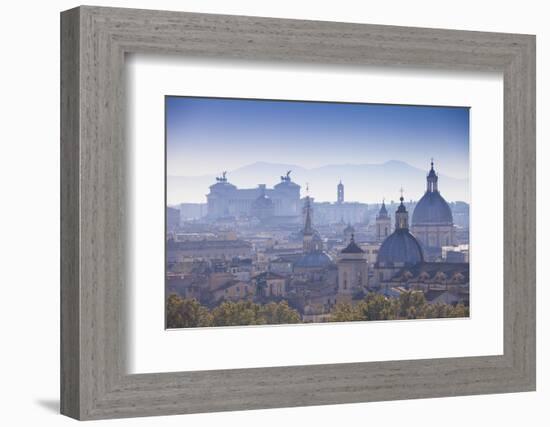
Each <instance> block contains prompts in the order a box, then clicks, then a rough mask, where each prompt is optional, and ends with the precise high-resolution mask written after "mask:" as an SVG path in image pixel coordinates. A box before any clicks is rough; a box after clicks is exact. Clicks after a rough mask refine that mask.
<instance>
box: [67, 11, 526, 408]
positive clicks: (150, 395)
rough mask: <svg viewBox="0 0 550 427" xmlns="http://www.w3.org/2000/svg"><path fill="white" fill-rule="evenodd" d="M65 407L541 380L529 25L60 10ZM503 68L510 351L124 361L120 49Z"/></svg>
mask: <svg viewBox="0 0 550 427" xmlns="http://www.w3.org/2000/svg"><path fill="white" fill-rule="evenodd" d="M61 38H62V67H61V70H62V74H61V79H62V93H61V116H62V139H61V146H62V147H61V157H62V175H61V181H62V182H61V189H62V195H61V201H62V202H61V203H62V206H61V207H62V209H61V211H62V218H61V222H62V238H61V246H62V266H61V274H62V283H61V289H62V304H61V310H62V330H61V335H62V344H61V346H62V347H61V352H62V361H61V363H62V378H61V401H62V413H64V414H66V415H69V416H71V417H74V418H78V419H100V418H115V417H130V416H149V415H164V414H181V413H194V412H212V411H228V410H242V409H258V408H274V407H282V406H287V407H289V406H303V405H321V404H337V403H348V402H364V401H379V400H391V399H411V398H424V397H437V396H457V395H465V394H482V393H503V392H515V391H528V390H534V389H535V38H534V36H529V35H518V34H501V33H483V32H470V31H451V30H439V29H424V28H406V27H392V26H379V25H360V24H346V23H334V22H315V21H301V20H283V19H269V18H256V17H242V16H224V15H208V14H195V13H181V12H163V11H147V10H133V9H114V8H97V7H80V8H77V9H73V10H70V11H67V12H63V13H62V25H61ZM127 53H150V54H175V55H184V56H187V57H203V58H222V59H225V58H235V59H244V60H263V61H272V62H273V63H276V62H281V61H285V62H290V63H292V64H294V65H297V66H299V65H300V64H305V63H319V64H328V65H331V64H332V65H334V66H346V67H361V66H363V65H391V66H392V67H419V68H438V69H449V70H487V71H501V72H502V73H503V75H504V126H505V127H504V163H505V164H504V166H505V179H504V187H505V188H504V195H505V197H504V213H505V214H504V226H505V232H504V260H505V262H504V277H505V279H504V354H503V355H501V356H487V357H467V358H448V359H429V360H414V361H399V362H369V363H353V364H333V365H316V366H293V367H276V368H256V369H236V370H220V371H204V372H180V373H159V374H143V375H141V374H140V375H128V374H127V373H126V369H125V366H126V365H125V359H126V354H125V351H126V345H125V343H126V336H127V335H126V325H125V322H124V319H125V295H126V294H125V292H126V286H127V280H128V274H127V273H128V272H127V264H126V262H127V261H126V260H127V258H126V249H127V247H126V246H127V244H128V243H127V242H128V237H129V236H128V234H127V232H126V226H127V225H126V222H125V211H126V200H127V186H126V171H127V166H128V165H126V164H125V159H126V150H127V146H126V141H125V138H124V132H125V130H124V118H125V113H124V102H125V81H124V56H125V54H127Z"/></svg>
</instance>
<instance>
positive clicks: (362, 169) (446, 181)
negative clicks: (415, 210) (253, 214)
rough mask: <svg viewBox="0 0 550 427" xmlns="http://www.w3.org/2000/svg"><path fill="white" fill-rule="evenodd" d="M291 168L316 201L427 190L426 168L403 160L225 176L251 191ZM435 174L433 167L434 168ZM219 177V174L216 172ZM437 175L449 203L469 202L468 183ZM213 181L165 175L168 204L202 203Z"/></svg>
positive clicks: (244, 170) (259, 165) (256, 167)
mask: <svg viewBox="0 0 550 427" xmlns="http://www.w3.org/2000/svg"><path fill="white" fill-rule="evenodd" d="M288 170H292V173H291V175H290V176H291V178H292V181H294V182H295V183H297V184H299V185H301V186H302V196H305V187H306V183H308V184H309V193H310V195H311V196H312V197H314V198H315V200H316V201H319V202H320V201H335V200H336V186H337V185H338V183H339V182H340V180H341V181H342V183H343V184H344V188H345V190H344V192H345V200H346V201H348V202H352V201H357V202H363V203H379V202H380V201H381V200H382V198H386V200H387V201H390V200H398V199H399V189H400V188H401V187H403V189H404V197H405V199H406V200H418V199H419V198H420V197H422V195H423V194H424V192H425V190H426V174H427V172H428V171H427V170H422V169H418V168H416V167H414V166H411V165H409V164H408V163H406V162H403V161H399V160H390V161H387V162H385V163H380V164H360V165H354V164H338V165H326V166H321V167H317V168H312V169H306V168H303V167H301V166H297V165H291V164H281V163H269V162H256V163H252V164H250V165H246V166H243V167H241V168H238V169H235V170H233V171H228V172H227V179H228V181H229V182H230V183H232V184H234V185H236V186H237V187H240V188H253V187H257V186H258V184H266V185H267V187H268V188H271V187H273V186H274V185H275V184H277V183H279V182H280V176H281V175H285V174H286V172H287V171H288ZM436 171H437V165H436ZM220 173H221V171H220ZM438 175H439V189H440V191H441V194H442V195H443V197H445V199H446V200H447V201H458V200H461V201H466V202H469V201H470V194H469V193H470V190H469V181H468V180H467V179H457V178H451V177H448V176H446V175H444V174H442V173H438ZM215 183H216V175H201V176H168V177H167V186H168V187H167V199H168V200H167V202H168V204H177V203H182V202H196V203H197V202H201V203H204V202H206V197H205V196H206V194H207V193H208V191H209V189H208V187H209V186H211V185H212V184H215Z"/></svg>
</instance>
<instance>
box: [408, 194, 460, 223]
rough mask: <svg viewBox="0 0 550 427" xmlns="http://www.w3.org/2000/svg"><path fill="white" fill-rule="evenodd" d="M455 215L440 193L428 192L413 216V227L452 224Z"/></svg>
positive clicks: (419, 202)
mask: <svg viewBox="0 0 550 427" xmlns="http://www.w3.org/2000/svg"><path fill="white" fill-rule="evenodd" d="M452 223H453V214H452V212H451V208H450V207H449V205H448V203H447V202H446V201H445V199H444V198H443V196H441V194H440V193H439V191H431V192H430V191H427V192H426V193H424V195H423V196H422V198H421V199H420V200H419V201H418V203H417V205H416V207H415V208H414V212H413V215H412V225H424V224H452Z"/></svg>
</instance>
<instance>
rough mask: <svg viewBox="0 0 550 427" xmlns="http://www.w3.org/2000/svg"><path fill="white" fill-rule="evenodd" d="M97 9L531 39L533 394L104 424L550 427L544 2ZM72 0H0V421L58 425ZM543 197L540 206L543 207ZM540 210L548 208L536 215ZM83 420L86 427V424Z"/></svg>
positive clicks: (200, 2)
mask: <svg viewBox="0 0 550 427" xmlns="http://www.w3.org/2000/svg"><path fill="white" fill-rule="evenodd" d="M94 3H95V4H97V5H105V6H121V7H137V8H148V9H151V8H155V9H167V10H185V11H195V12H210V13H227V14H245V15H257V16H271V17H281V18H300V19H320V20H329V21H348V22H362V23H373V24H392V25H409V26H422V27H440V28H455V29H467V30H482V31H504V32H519V33H531V34H537V44H538V48H537V55H538V60H537V62H538V65H537V74H538V82H537V84H538V91H537V92H538V97H537V98H538V100H537V108H538V113H537V122H538V135H537V136H538V142H539V144H538V161H537V163H538V196H539V197H538V198H539V203H538V209H537V210H538V215H537V217H538V218H539V221H538V236H539V237H538V249H539V253H538V260H539V267H538V273H539V274H538V314H537V318H538V327H537V333H538V338H539V340H538V362H539V363H538V375H537V377H538V391H537V392H535V393H517V394H508V395H488V396H473V397H459V398H439V399H425V400H413V401H398V402H382V403H365V404H350V405H336V406H322V407H309V408H293V409H274V410H261V411H248V412H232V413H221V414H204V415H203V414H200V415H190V416H171V417H160V418H155V419H152V418H144V419H128V420H115V421H108V422H105V423H106V424H107V423H108V424H109V425H117V426H118V425H120V426H148V425H155V426H158V425H166V426H168V425H174V426H175V425H181V424H183V423H185V424H186V425H188V426H218V425H220V424H221V425H227V426H231V425H239V426H257V425H259V424H261V425H263V426H281V425H299V424H306V425H315V426H316V427H321V426H331V427H332V426H335V425H346V424H349V425H388V426H393V425H407V426H410V427H413V426H424V427H428V426H439V425H445V426H446V427H451V426H461V427H463V426H465V425H478V424H482V423H490V424H492V425H499V426H517V425H530V426H546V425H549V423H550V409H549V405H548V403H549V402H550V370H549V369H548V367H549V364H548V362H547V359H548V350H549V344H550V335H549V333H548V323H549V321H550V315H549V312H548V310H547V309H546V304H544V303H543V302H544V301H546V300H547V298H548V297H549V292H548V290H547V289H545V282H548V279H549V274H548V272H547V271H543V265H544V262H545V260H547V259H548V257H549V251H548V246H547V245H545V244H544V239H545V238H550V235H549V233H548V231H549V230H548V225H547V223H548V222H547V221H545V212H547V211H548V209H550V205H549V203H548V202H547V200H548V198H549V196H550V194H548V187H547V186H545V185H544V184H543V183H544V182H545V181H548V179H549V173H548V168H546V170H545V164H547V163H548V161H550V157H549V148H548V145H547V144H544V143H543V141H547V140H548V138H549V136H550V135H549V126H548V124H547V123H545V122H544V120H543V119H544V118H547V117H549V116H550V105H549V102H550V97H549V93H548V75H550V41H549V40H550V27H549V26H548V15H549V14H548V11H546V10H545V3H546V2H543V1H535V0H523V1H521V2H518V1H514V2H511V1H484V2H482V1H471V0H462V1H460V2H443V1H441V0H438V1H428V0H415V1H410V0H394V1H391V2H390V1H385V2H383V1H373V2H368V1H352V0H339V1H337V2H328V1H322V0H316V1H310V0H302V1H298V0H288V1H287V0H276V1H275V0H271V1H257V0H256V1H254V0H231V1H227V0H225V1H224V0H187V1H175V0H173V1H169V0H157V1H145V0H142V1H115V0H111V1H96V2H94ZM76 5H78V2H74V1H61V0H59V1H50V2H38V1H34V2H32V1H31V2H29V1H26V2H15V1H12V2H5V3H4V4H3V5H2V22H1V25H0V31H1V36H2V37H1V40H2V62H1V66H0V77H1V78H0V85H1V86H0V117H1V118H2V119H1V121H0V194H1V200H2V205H1V208H0V231H1V233H0V251H1V253H0V259H1V260H2V261H1V262H0V272H1V276H0V277H2V280H1V284H0V286H1V287H2V293H1V295H2V299H1V300H0V304H1V305H0V316H1V318H0V325H2V335H1V338H0V339H1V343H2V345H1V351H0V361H1V365H0V366H1V367H2V368H3V369H2V374H1V375H0V394H1V398H0V401H1V402H2V410H1V411H0V420H1V424H2V425H7V426H18V425H41V426H63V425H68V424H69V423H72V422H73V421H72V420H70V419H68V418H65V417H62V416H60V415H58V405H59V400H58V384H59V379H58V378H59V368H58V365H59V363H58V360H59V333H58V331H59V219H58V218H59V107H58V105H59V11H61V10H64V9H68V8H71V7H74V6H76ZM545 199H546V200H545ZM545 208H546V209H545ZM92 424H95V422H94V423H92Z"/></svg>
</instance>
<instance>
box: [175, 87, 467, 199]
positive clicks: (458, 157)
mask: <svg viewBox="0 0 550 427" xmlns="http://www.w3.org/2000/svg"><path fill="white" fill-rule="evenodd" d="M166 144H167V181H168V183H167V185H168V188H167V189H168V192H167V193H168V194H167V196H168V197H167V198H168V200H167V201H168V203H169V204H174V203H181V202H195V203H200V202H204V201H205V194H206V193H207V192H208V187H209V186H210V185H212V184H213V183H214V182H215V181H214V179H215V177H216V176H218V175H220V174H221V173H222V172H223V171H228V179H229V180H230V181H231V182H232V183H233V184H235V185H237V186H239V187H241V188H242V187H246V188H253V187H256V186H258V185H259V184H266V185H267V186H268V187H269V186H273V185H274V184H276V183H277V182H278V177H279V176H280V175H281V174H284V173H286V171H287V170H292V177H293V180H294V181H295V182H298V183H300V184H301V185H302V186H303V187H304V188H305V185H306V183H309V186H310V189H311V195H312V196H313V197H315V198H316V199H317V200H319V201H331V200H334V197H335V196H334V192H335V187H336V185H337V184H338V182H339V181H340V180H342V181H344V182H345V183H346V188H347V195H348V200H356V201H360V202H365V203H374V202H378V201H379V200H380V199H381V198H383V197H385V198H386V199H397V193H398V190H399V188H400V187H401V186H403V187H404V188H405V191H406V197H407V198H413V199H416V198H419V197H421V195H422V194H423V185H422V180H421V179H418V178H421V176H422V175H425V174H426V171H427V170H428V168H429V159H430V158H434V159H435V162H436V165H437V168H438V171H439V173H440V177H441V182H442V183H444V185H445V187H446V188H447V192H446V193H447V197H448V198H449V200H463V201H467V202H468V201H469V149H468V144H469V109H468V108H460V107H430V106H401V105H380V104H343V103H322V102H300V101H270V100H261V101H258V100H243V99H218V98H195V97H167V98H166Z"/></svg>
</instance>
